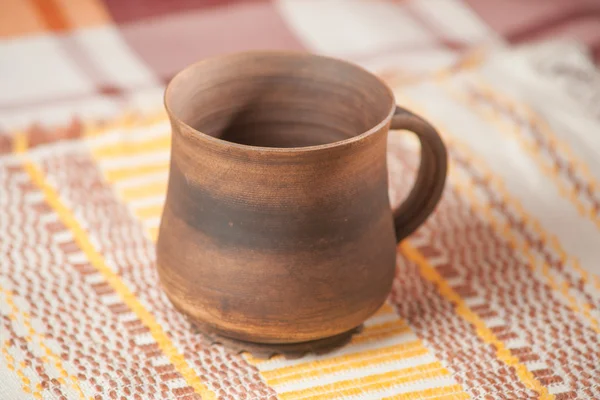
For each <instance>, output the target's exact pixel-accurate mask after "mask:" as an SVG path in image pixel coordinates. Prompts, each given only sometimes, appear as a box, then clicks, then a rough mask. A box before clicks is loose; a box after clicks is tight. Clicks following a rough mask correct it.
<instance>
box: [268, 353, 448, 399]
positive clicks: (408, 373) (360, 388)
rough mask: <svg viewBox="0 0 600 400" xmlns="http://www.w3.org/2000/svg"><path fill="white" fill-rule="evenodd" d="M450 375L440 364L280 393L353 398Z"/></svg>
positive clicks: (296, 396) (286, 396) (298, 396)
mask: <svg viewBox="0 0 600 400" xmlns="http://www.w3.org/2000/svg"><path fill="white" fill-rule="evenodd" d="M449 374H450V373H449V372H448V370H447V369H446V368H444V367H443V366H442V364H441V363H440V362H437V361H436V362H433V363H430V364H425V365H420V366H418V367H411V368H404V369H400V370H396V371H390V372H386V373H383V374H377V375H370V376H365V377H361V378H355V379H348V380H345V381H339V382H334V383H330V384H327V385H323V386H318V387H312V388H308V389H303V390H298V391H293V392H284V393H280V394H279V397H281V398H282V399H283V400H299V399H314V400H317V399H323V400H327V399H333V398H340V397H348V396H354V395H358V394H362V393H365V392H369V391H375V390H383V389H388V388H390V387H394V386H400V385H404V384H407V383H410V382H415V381H419V380H424V379H431V378H438V377H441V376H446V375H449Z"/></svg>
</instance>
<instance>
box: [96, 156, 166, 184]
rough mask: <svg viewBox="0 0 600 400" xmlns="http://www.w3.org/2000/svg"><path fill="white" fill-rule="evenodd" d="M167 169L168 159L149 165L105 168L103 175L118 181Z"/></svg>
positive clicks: (111, 180)
mask: <svg viewBox="0 0 600 400" xmlns="http://www.w3.org/2000/svg"><path fill="white" fill-rule="evenodd" d="M168 170H169V161H164V162H160V163H155V164H149V165H140V166H137V167H126V168H118V169H106V170H104V175H105V176H106V179H107V180H108V181H109V182H111V183H114V182H120V181H122V180H125V179H129V178H136V177H139V176H143V175H149V174H154V173H157V172H167V171H168Z"/></svg>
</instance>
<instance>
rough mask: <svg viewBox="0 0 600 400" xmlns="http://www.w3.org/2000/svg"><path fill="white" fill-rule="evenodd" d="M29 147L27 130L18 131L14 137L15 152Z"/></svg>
mask: <svg viewBox="0 0 600 400" xmlns="http://www.w3.org/2000/svg"><path fill="white" fill-rule="evenodd" d="M27 147H29V143H28V137H27V133H26V132H17V133H16V134H15V136H14V139H13V152H15V153H23V152H25V151H26V150H27Z"/></svg>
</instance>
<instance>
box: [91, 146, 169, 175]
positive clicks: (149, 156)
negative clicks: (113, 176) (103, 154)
mask: <svg viewBox="0 0 600 400" xmlns="http://www.w3.org/2000/svg"><path fill="white" fill-rule="evenodd" d="M170 156H171V154H170V152H169V150H168V149H165V150H158V151H154V152H152V153H142V154H133V155H127V156H121V157H114V158H109V159H103V160H102V159H101V160H99V163H100V166H101V167H102V169H103V170H105V171H109V170H112V169H121V168H134V167H139V166H150V165H151V164H154V163H164V162H168V161H169V159H170Z"/></svg>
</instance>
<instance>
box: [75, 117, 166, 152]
mask: <svg viewBox="0 0 600 400" xmlns="http://www.w3.org/2000/svg"><path fill="white" fill-rule="evenodd" d="M170 133H171V126H170V124H169V122H168V121H162V122H158V123H156V124H154V125H150V126H145V127H141V128H129V129H128V128H123V127H117V128H114V129H112V130H109V131H107V132H105V133H102V134H100V135H98V136H90V137H87V138H86V139H85V141H86V143H87V144H88V145H89V146H90V147H92V148H93V149H97V148H100V147H104V146H110V145H119V144H125V143H139V142H144V141H147V140H151V139H155V138H159V137H161V136H168V135H170Z"/></svg>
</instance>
